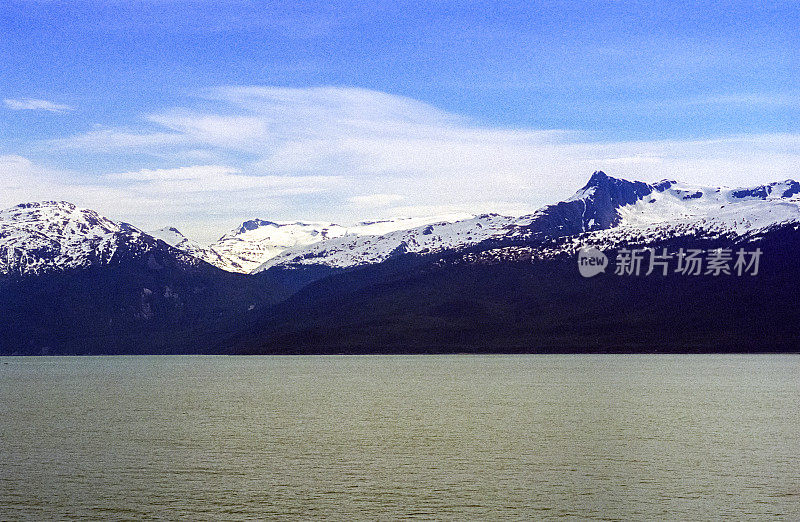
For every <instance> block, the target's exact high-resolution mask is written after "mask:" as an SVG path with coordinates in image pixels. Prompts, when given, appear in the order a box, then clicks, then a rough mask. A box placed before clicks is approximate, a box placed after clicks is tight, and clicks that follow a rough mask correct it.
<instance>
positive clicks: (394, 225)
mask: <svg viewBox="0 0 800 522" xmlns="http://www.w3.org/2000/svg"><path fill="white" fill-rule="evenodd" d="M466 217H469V215H467V214H452V215H445V216H433V217H417V218H397V219H387V220H379V221H363V222H360V223H357V224H356V225H353V226H342V225H338V224H336V223H324V222H302V221H297V222H273V221H264V220H261V219H253V220H250V221H245V222H244V223H242V225H241V226H240V227H238V228H236V229H234V230H232V231H230V232H229V233H227V234H225V235H224V236H222V237H221V238H220V239H219V240H218V241H216V242H215V243H214V244H212V245H211V246H210V247H209V249H208V250H210V251H211V252H212V253H213V254H216V255H218V256H220V257H221V258H222V260H221V261H215V260H211V259H210V258H209V257H208V256H205V257H202V259H205V260H207V261H209V262H211V263H212V264H215V265H216V266H218V267H220V268H222V269H224V270H228V271H231V272H244V273H248V272H251V271H252V270H254V269H256V268H258V267H259V266H261V265H262V264H264V263H265V262H267V261H268V260H270V259H272V258H273V257H275V256H277V255H278V254H281V253H282V252H284V251H286V250H287V249H292V248H298V247H299V248H302V247H305V246H309V245H313V244H317V243H323V242H324V243H325V244H327V243H328V242H329V241H330V240H333V239H336V238H342V237H354V236H363V235H376V234H378V235H379V234H386V233H390V232H393V231H396V230H403V229H408V228H412V227H417V226H421V225H425V224H428V223H431V222H452V221H457V220H461V219H464V218H466ZM176 246H177V245H176ZM178 248H181V247H178ZM186 251H187V252H189V253H192V251H190V250H186ZM193 255H196V254H193Z"/></svg>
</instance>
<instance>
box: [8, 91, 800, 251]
mask: <svg viewBox="0 0 800 522" xmlns="http://www.w3.org/2000/svg"><path fill="white" fill-rule="evenodd" d="M143 121H144V123H143V124H142V125H140V126H139V127H126V128H112V129H100V130H94V131H92V132H89V133H85V134H80V135H76V136H72V137H69V138H66V139H60V140H57V141H51V142H48V145H51V146H56V147H57V148H58V149H59V150H63V149H64V148H66V149H69V150H70V152H71V153H77V154H107V156H104V164H109V163H108V162H111V161H113V160H114V158H116V157H118V156H119V155H120V153H123V152H124V153H126V154H127V156H128V157H130V156H131V155H134V156H135V155H136V154H142V155H146V156H147V157H148V162H147V165H148V166H150V167H153V158H154V157H156V158H158V162H156V163H159V162H160V163H163V166H162V165H158V164H156V165H155V167H154V168H150V169H138V170H137V169H135V168H134V169H130V168H127V166H126V167H123V168H122V169H120V170H124V172H120V173H117V174H108V175H105V176H100V177H99V178H94V179H92V180H91V181H87V180H86V177H85V176H84V177H83V178H80V176H76V178H80V179H81V180H82V183H83V184H84V185H90V186H93V187H96V190H98V191H103V190H104V191H106V192H105V193H109V194H110V193H114V194H116V197H118V198H119V201H120V203H119V204H117V205H116V207H114V206H113V205H112V204H111V203H110V204H109V208H112V209H113V208H119V209H123V208H128V209H133V210H131V211H130V214H128V213H125V216H126V217H125V219H128V220H130V221H133V222H136V221H135V216H143V219H146V220H149V221H154V220H155V219H157V218H158V219H160V222H159V223H158V225H159V226H161V225H166V224H172V223H170V222H169V219H176V220H177V221H176V223H177V224H181V223H185V224H186V225H187V226H188V227H190V228H194V229H196V230H200V231H202V234H204V237H206V238H208V237H211V236H212V233H211V231H210V230H211V229H210V228H209V227H208V226H207V225H204V223H212V225H211V228H214V227H216V228H215V230H216V232H214V234H213V235H219V234H220V233H222V232H223V231H224V230H225V229H227V228H230V227H232V226H234V225H235V221H236V220H240V219H244V218H251V217H254V216H258V217H262V218H265V219H320V220H334V221H340V222H354V221H358V220H361V219H364V218H367V217H369V218H380V217H389V216H397V215H399V214H401V213H409V214H416V215H419V213H421V212H425V211H426V210H435V211H436V212H435V213H439V212H440V211H442V210H445V211H447V212H454V211H466V212H473V213H480V212H490V211H495V212H504V213H516V214H521V213H525V212H529V211H532V210H535V209H536V208H538V207H540V206H541V205H544V204H547V203H551V202H554V201H558V200H560V199H563V198H566V197H568V196H570V195H571V194H572V193H573V192H574V191H576V190H577V189H578V188H580V187H581V186H582V185H583V184H585V182H586V180H587V179H588V177H589V175H590V174H591V172H592V171H594V170H597V169H603V170H606V171H607V172H608V173H609V174H611V175H615V176H619V177H624V178H628V179H640V180H644V181H657V180H660V179H663V178H676V179H681V180H684V181H687V182H690V183H691V182H694V183H699V184H706V185H718V184H723V185H731V186H746V185H754V184H759V183H763V182H768V181H774V180H778V179H786V178H791V177H797V175H798V174H797V165H798V164H800V135H797V134H763V135H736V136H723V137H714V138H709V139H695V140H680V139H673V140H654V141H615V142H607V141H606V142H603V141H598V140H597V139H596V137H595V136H594V135H592V134H587V133H578V132H570V131H563V130H536V129H509V128H497V127H492V126H487V125H481V124H479V123H477V122H475V121H472V120H470V119H468V118H464V117H462V116H459V115H455V114H451V113H448V112H446V111H442V110H440V109H437V108H435V107H432V106H430V105H428V104H425V103H422V102H419V101H416V100H413V99H410V98H406V97H401V96H394V95H390V94H386V93H381V92H376V91H370V90H365V89H349V88H328V87H320V88H311V89H286V88H271V87H224V88H217V89H210V90H207V91H205V92H203V93H202V96H201V99H200V100H199V101H195V102H194V103H187V106H186V107H180V108H164V109H163V110H161V111H158V112H156V113H153V114H148V115H145V116H144V119H143ZM197 163H201V164H199V165H198V164H197ZM176 165H177V166H176ZM31 191H33V189H31ZM87 193H90V192H87ZM98 194H99V193H98ZM52 197H53V196H48V199H52ZM97 197H98V200H100V201H108V200H109V198H107V197H101V196H100V195H97ZM24 199H30V198H23V200H24ZM124 205H128V206H127V207H125V206H124ZM125 212H128V211H127V210H126V211H125ZM365 214H369V215H368V216H365ZM117 215H119V214H117ZM129 215H130V216H131V217H127V216H129ZM225 220H228V221H225ZM217 223H219V224H217Z"/></svg>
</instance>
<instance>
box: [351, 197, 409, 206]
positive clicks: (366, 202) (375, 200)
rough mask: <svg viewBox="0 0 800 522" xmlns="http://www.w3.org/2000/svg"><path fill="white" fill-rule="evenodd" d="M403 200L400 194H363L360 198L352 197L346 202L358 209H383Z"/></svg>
mask: <svg viewBox="0 0 800 522" xmlns="http://www.w3.org/2000/svg"><path fill="white" fill-rule="evenodd" d="M402 200H403V196H401V195H400V194H365V195H362V196H353V197H351V198H348V200H347V201H349V202H350V203H354V204H355V205H358V206H359V207H366V208H372V207H385V206H388V205H392V204H396V203H398V202H400V201H402Z"/></svg>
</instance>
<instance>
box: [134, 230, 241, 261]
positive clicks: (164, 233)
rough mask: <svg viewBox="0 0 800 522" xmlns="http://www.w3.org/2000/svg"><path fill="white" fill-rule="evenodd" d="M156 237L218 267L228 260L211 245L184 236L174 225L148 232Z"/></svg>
mask: <svg viewBox="0 0 800 522" xmlns="http://www.w3.org/2000/svg"><path fill="white" fill-rule="evenodd" d="M149 234H150V235H151V236H153V237H154V238H156V239H160V240H161V241H163V242H164V243H166V244H168V245H169V246H171V247H174V248H177V249H178V250H181V251H183V252H185V253H187V254H189V255H190V256H193V257H196V258H198V259H202V260H203V261H205V262H206V263H209V264H212V265H214V266H217V267H219V268H222V269H225V268H226V267H227V266H228V265H229V264H230V261H229V260H228V258H227V257H225V256H223V255H222V254H220V253H219V252H217V251H216V250H214V249H213V248H211V247H204V246H202V245H201V244H200V243H197V242H196V241H193V240H191V239H189V238H188V237H186V236H184V235H183V234H182V233H181V231H180V230H178V229H177V228H175V227H165V228H160V229H158V230H153V231H151V232H150V233H149Z"/></svg>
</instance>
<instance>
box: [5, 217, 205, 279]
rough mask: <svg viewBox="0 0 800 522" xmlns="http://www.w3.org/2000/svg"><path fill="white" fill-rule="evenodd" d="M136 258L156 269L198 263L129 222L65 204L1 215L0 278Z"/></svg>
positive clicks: (188, 265)
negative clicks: (120, 221)
mask: <svg viewBox="0 0 800 522" xmlns="http://www.w3.org/2000/svg"><path fill="white" fill-rule="evenodd" d="M122 259H137V260H140V261H142V262H145V263H149V264H150V265H151V266H153V267H158V266H162V265H164V264H177V265H180V266H184V267H191V266H196V265H197V264H198V261H197V259H195V258H194V257H192V256H189V255H187V254H185V253H183V252H181V251H180V250H176V249H174V248H171V247H166V248H164V247H163V245H159V243H158V241H157V240H156V239H155V238H153V237H151V236H149V235H148V234H145V233H144V232H142V231H141V230H139V229H137V228H136V227H134V226H132V225H129V224H127V223H118V222H115V221H112V220H110V219H108V218H106V217H103V216H101V215H99V214H98V213H97V212H95V211H93V210H88V209H82V208H78V207H76V206H75V205H73V204H72V203H67V202H65V201H43V202H37V203H25V204H21V205H17V206H16V207H12V208H9V209H5V210H0V274H3V275H36V274H43V273H48V272H56V271H62V270H68V269H72V268H88V267H90V266H98V265H107V264H112V263H116V262H119V261H121V260H122Z"/></svg>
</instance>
